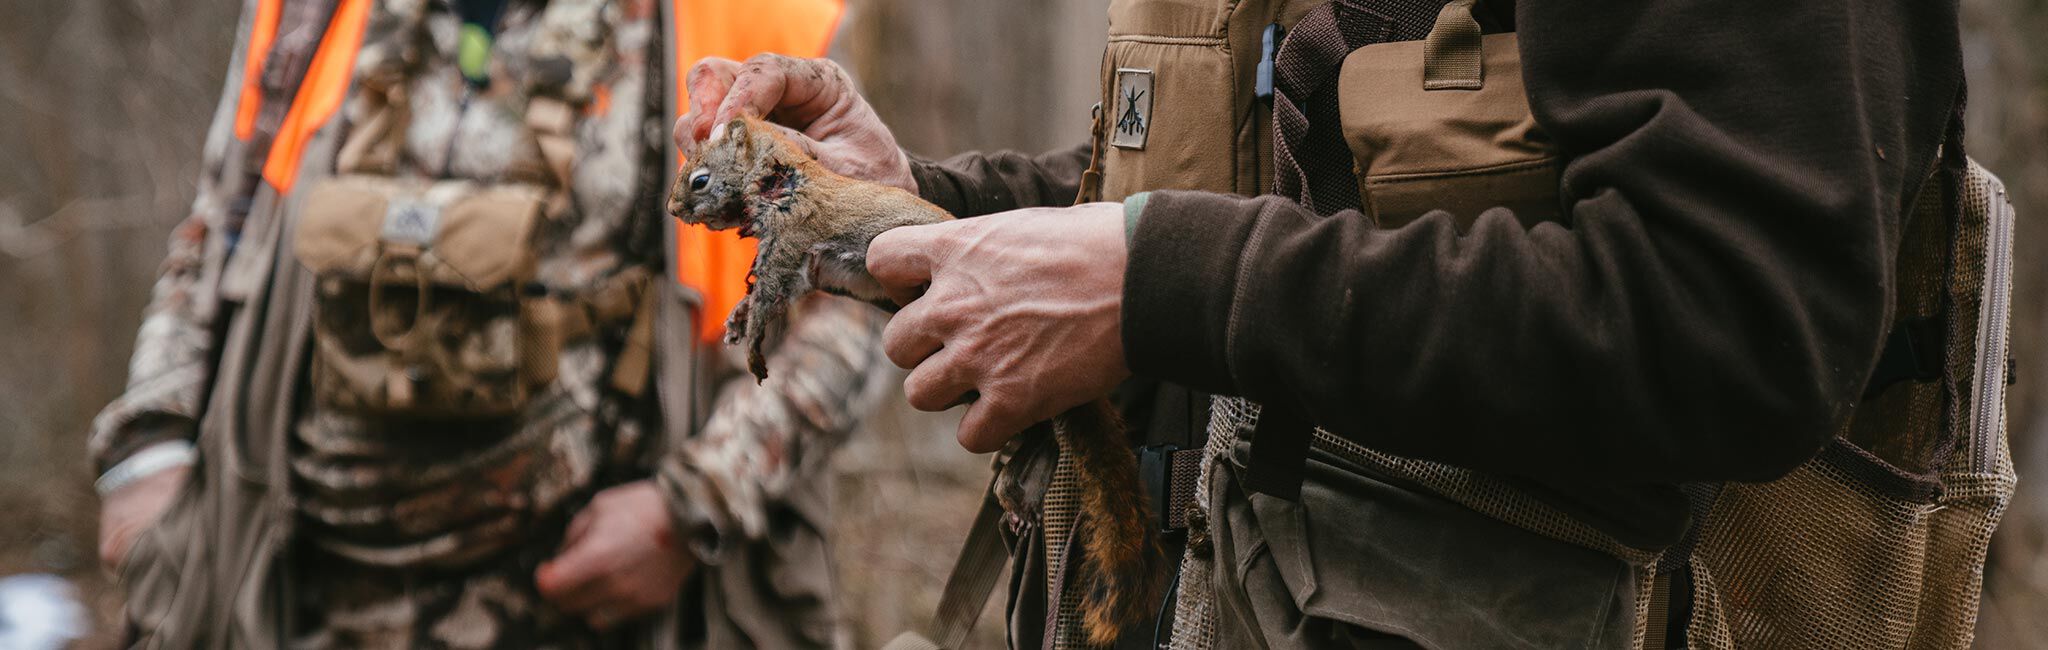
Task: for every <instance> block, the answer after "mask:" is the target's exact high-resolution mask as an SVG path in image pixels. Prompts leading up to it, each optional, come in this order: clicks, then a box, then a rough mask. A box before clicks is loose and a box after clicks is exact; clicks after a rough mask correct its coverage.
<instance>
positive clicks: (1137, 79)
mask: <svg viewBox="0 0 2048 650" xmlns="http://www.w3.org/2000/svg"><path fill="white" fill-rule="evenodd" d="M1112 99H1114V100H1115V103H1114V106H1113V108H1111V109H1110V111H1109V144H1110V145H1111V146H1114V147H1117V148H1120V149H1144V148H1145V134H1146V133H1147V132H1150V131H1151V130H1152V71H1151V70H1139V69H1136V68H1118V69H1117V71H1116V97H1114V98H1112Z"/></svg>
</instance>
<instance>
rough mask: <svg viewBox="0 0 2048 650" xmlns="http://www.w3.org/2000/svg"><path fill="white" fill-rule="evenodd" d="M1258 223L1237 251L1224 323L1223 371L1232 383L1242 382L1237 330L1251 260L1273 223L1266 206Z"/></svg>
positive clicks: (1248, 279)
mask: <svg viewBox="0 0 2048 650" xmlns="http://www.w3.org/2000/svg"><path fill="white" fill-rule="evenodd" d="M1256 218H1257V219H1258V223H1255V224H1252V234H1251V236H1250V237H1247V238H1245V242H1244V248H1243V249H1242V250H1240V251H1238V253H1237V281H1236V282H1234V283H1232V285H1231V288H1230V320H1229V321H1228V322H1226V323H1224V325H1223V373H1224V375H1225V376H1227V377H1229V378H1230V382H1231V383H1232V384H1237V383H1240V382H1239V381H1238V377H1237V363H1236V359H1237V330H1238V322H1239V314H1240V312H1242V311H1243V304H1244V301H1242V300H1240V299H1239V298H1240V297H1241V296H1243V295H1244V294H1245V287H1246V286H1247V285H1249V284H1251V260H1252V257H1253V252H1254V251H1257V250H1259V245H1260V244H1261V243H1264V241H1265V239H1266V229H1267V227H1268V226H1269V225H1270V224H1271V223H1272V215H1271V214H1269V213H1268V211H1267V210H1266V209H1265V208H1260V209H1259V215H1258V217H1256Z"/></svg>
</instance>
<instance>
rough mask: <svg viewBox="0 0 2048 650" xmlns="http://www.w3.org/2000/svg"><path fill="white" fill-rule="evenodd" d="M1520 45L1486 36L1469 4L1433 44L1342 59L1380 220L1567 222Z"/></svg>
mask: <svg viewBox="0 0 2048 650" xmlns="http://www.w3.org/2000/svg"><path fill="white" fill-rule="evenodd" d="M1517 43H1518V42H1517V40H1516V37H1515V35H1514V34H1512V33H1506V34H1487V35H1484V36H1482V35H1480V33H1479V24H1478V22H1477V21H1476V20H1474V19H1473V18H1472V15H1471V13H1470V11H1469V7H1467V8H1466V10H1465V11H1462V12H1455V11H1447V12H1445V13H1444V14H1443V15H1442V16H1439V18H1438V20H1437V24H1436V26H1435V28H1434V29H1433V30H1432V31H1431V32H1430V34H1429V38H1427V39H1425V40H1421V41H1400V42H1393V43H1378V44H1373V45H1367V46H1365V47H1361V48H1358V49H1357V50H1354V51H1352V52H1351V54H1350V55H1348V56H1346V57H1345V58H1344V64H1343V67H1342V68H1341V69H1340V71H1339V72H1338V77H1337V94H1338V98H1337V103H1338V112H1339V115H1340V117H1339V120H1340V125H1341V127H1342V130H1343V132H1344V142H1345V144H1346V145H1348V146H1349V147H1350V149H1351V153H1352V157H1353V160H1354V163H1355V165H1356V172H1357V175H1358V192H1359V197H1360V198H1361V199H1362V201H1361V202H1362V203H1363V205H1364V206H1365V211H1366V213H1367V214H1368V215H1369V216H1371V217H1372V218H1373V219H1374V220H1375V222H1376V223H1378V224H1379V225H1380V226H1382V227H1387V228H1396V227H1400V226H1401V225H1403V224H1406V223H1408V222H1410V221H1414V220H1415V219H1417V218H1419V217H1421V216H1422V215H1424V214H1426V213H1428V212H1429V211H1431V210H1439V209H1440V210H1445V211H1447V212H1450V213H1451V215H1452V217H1453V218H1454V219H1455V220H1456V222H1457V224H1458V225H1459V229H1460V230H1464V229H1466V228H1469V227H1470V226H1471V224H1472V222H1473V221H1474V220H1476V219H1478V217H1479V213H1481V212H1484V211H1486V210H1488V209H1491V208H1495V207H1506V208H1508V209H1510V210H1513V211H1514V213H1515V216H1516V217H1517V218H1518V219H1519V220H1520V221H1521V222H1522V224H1523V225H1524V226H1525V227H1533V226H1535V224H1537V223H1541V222H1544V221H1561V220H1562V219H1563V210H1562V208H1561V207H1560V203H1559V199H1558V171H1559V159H1558V156H1557V155H1556V153H1555V149H1554V147H1553V146H1552V144H1551V142H1550V139H1549V138H1548V137H1547V136H1546V135H1545V134H1544V133H1543V129H1542V128H1540V127H1538V126H1537V124H1536V118H1535V117H1534V116H1532V115H1531V114H1530V111H1529V98H1528V96H1527V94H1526V93H1525V92H1524V90H1523V86H1522V66H1521V58H1520V55H1519V53H1518V50H1517V47H1518V46H1517Z"/></svg>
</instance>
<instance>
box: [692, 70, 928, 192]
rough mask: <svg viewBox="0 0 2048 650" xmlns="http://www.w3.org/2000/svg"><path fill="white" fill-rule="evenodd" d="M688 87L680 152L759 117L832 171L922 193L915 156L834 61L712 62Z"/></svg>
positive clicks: (699, 71) (694, 72)
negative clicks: (914, 172) (744, 118)
mask: <svg viewBox="0 0 2048 650" xmlns="http://www.w3.org/2000/svg"><path fill="white" fill-rule="evenodd" d="M688 83H689V89H690V112H688V113H686V114H684V115H683V116H682V117H681V118H678V119H677V120H676V127H675V134H674V137H675V141H676V146H677V147H678V148H680V147H682V146H684V145H686V144H688V143H689V142H692V141H697V140H703V139H704V138H706V137H709V136H710V134H711V130H712V128H713V127H714V126H715V125H719V124H725V123H726V122H729V121H731V120H732V119H733V118H736V117H739V116H740V115H741V114H747V115H754V116H758V117H763V118H766V119H767V120H768V121H770V122H774V123H775V124H778V125H781V126H783V127H786V128H787V129H789V130H788V131H787V132H786V134H787V135H789V136H790V139H791V140H792V141H795V142H796V143H797V144H799V145H801V146H803V147H804V150H805V151H806V152H808V153H810V154H811V156H812V157H814V158H817V159H818V162H820V163H823V164H824V165H825V168H827V169H830V170H832V171H835V172H838V173H840V174H843V175H845V176H848V177H852V178H856V179H860V180H865V181H873V182H876V183H882V184H884V185H890V186H894V187H896V188H899V189H903V190H905V191H909V192H912V193H915V192H917V181H916V180H915V179H913V178H911V176H910V157H909V156H906V155H904V153H903V149H902V147H898V146H896V136H895V135H893V134H891V133H889V127H888V125H885V124H883V123H882V118H880V117H878V116H876V115H875V109H874V108H873V107H871V106H869V105H868V102H867V100H866V99H864V98H862V97H861V96H860V93H859V92H857V91H855V90H854V88H853V78H852V77H849V76H847V74H846V70H845V69H843V68H840V67H839V64H837V63H834V62H832V60H830V59H799V58H795V57H790V56H784V55H781V54H760V55H756V56H754V57H753V58H750V59H747V61H746V63H740V62H738V61H734V60H732V59H721V58H716V57H711V58H706V59H704V60H701V61H698V62H697V64H696V65H694V66H691V67H690V77H689V81H688Z"/></svg>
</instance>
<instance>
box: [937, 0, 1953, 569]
mask: <svg viewBox="0 0 2048 650" xmlns="http://www.w3.org/2000/svg"><path fill="white" fill-rule="evenodd" d="M1956 13H1957V10H1956V4H1955V2H1953V0H1883V1H1851V0H1831V1H1817V2H1792V3H1787V2H1766V1H1761V0H1758V1H1748V0H1745V1H1740V2H1727V1H1705V0H1700V1H1692V2H1644V3H1621V4H1616V3H1611V2H1591V1H1586V2H1565V1H1540V0H1525V1H1524V2H1521V3H1520V5H1519V6H1518V7H1517V8H1516V12H1515V20H1516V23H1517V30H1518V32H1519V34H1520V41H1521V49H1522V64H1523V75H1524V79H1525V82H1526V84H1527V86H1528V88H1529V89H1530V91H1529V94H1530V98H1529V99H1530V104H1531V108H1532V109H1533V111H1534V113H1535V116H1536V119H1537V121H1538V122H1539V123H1540V124H1541V125H1542V126H1543V128H1544V129H1545V130H1546V131H1547V132H1548V133H1549V134H1550V135H1551V137H1552V138H1554V139H1555V141H1556V142H1557V144H1558V145H1559V146H1560V147H1561V149H1562V151H1563V153H1564V155H1565V157H1566V159H1567V163H1566V166H1565V168H1564V172H1563V176H1562V187H1561V193H1562V195H1563V197H1564V199H1565V202H1566V205H1568V206H1569V208H1570V211H1569V216H1568V222H1567V223H1565V224H1561V225H1560V224H1544V225H1541V226H1538V227H1536V228H1533V229H1525V228H1523V227H1522V226H1521V225H1519V223H1518V222H1517V221H1516V219H1515V217H1514V215H1512V214H1509V213H1507V212H1506V211H1505V210H1500V209H1496V210H1494V211H1492V212H1489V213H1487V214H1485V215H1483V216H1482V217H1481V218H1480V219H1479V221H1478V222H1477V223H1476V224H1475V225H1474V226H1473V227H1472V228H1471V229H1470V230H1468V231H1466V232H1459V231H1457V229H1456V228H1455V227H1454V225H1453V223H1452V221H1451V220H1450V219H1449V218H1446V215H1442V214H1437V215H1434V216H1430V217H1425V218H1423V219H1420V220H1418V221H1416V222H1414V223H1411V224H1408V225H1407V226H1404V227H1402V228H1398V229H1378V228H1375V227H1374V226H1372V225H1371V224H1370V223H1369V222H1368V221H1367V220H1366V219H1363V218H1361V217H1360V216H1359V215H1357V214H1354V213H1340V214H1337V215H1332V216H1330V217H1327V218H1325V217H1318V216H1316V215H1314V214H1312V213H1311V212H1310V211H1308V210H1307V209H1305V208H1303V207H1302V206H1301V205H1299V204H1297V203H1295V202H1293V201H1290V200H1287V199H1283V198H1278V197H1260V198H1245V197H1239V196H1227V195H1219V194H1209V193H1200V192H1181V191H1161V192H1155V193H1153V194H1152V195H1151V197H1150V199H1149V202H1148V203H1147V204H1146V205H1145V207H1144V213H1143V215H1142V217H1141V218H1140V221H1139V222H1138V225H1137V229H1136V231H1135V233H1134V235H1133V239H1132V248H1131V255H1130V262H1129V265H1128V268H1127V271H1126V275H1125V294H1124V300H1125V303H1124V310H1123V313H1124V318H1125V321H1124V346H1125V350H1126V354H1127V357H1128V358H1127V360H1128V362H1129V364H1130V366H1131V368H1132V369H1133V370H1134V371H1136V372H1138V373H1141V374H1145V375H1150V376H1155V377H1160V378H1163V379H1166V380H1169V381H1173V382H1176V383H1181V384H1185V385H1188V386H1191V387H1194V388H1196V389H1200V390H1205V391H1211V392H1215V393H1219V394H1228V395H1242V396H1245V397H1247V398H1250V399H1253V400H1255V401H1260V402H1265V403H1270V404H1275V405H1279V406H1282V407H1285V408H1290V409H1294V410H1296V411H1297V412H1299V413H1302V414H1304V415H1305V416H1306V417H1307V418H1308V419H1309V420H1312V421H1314V422H1316V423H1318V424H1320V425H1322V426H1324V427H1327V428H1329V429H1330V430H1332V431H1334V432H1336V433H1338V434H1340V435H1343V436H1346V437H1349V438H1351V439H1354V440H1357V441H1359V442H1361V443H1363V444H1365V445H1368V446H1370V447H1373V448H1377V449H1382V450H1385V451H1387V452H1390V453H1395V454H1401V455H1407V456H1412V457H1417V458H1424V459H1430V460H1436V461H1442V462H1447V463H1452V464H1456V465H1460V466H1464V467H1469V468H1472V469H1477V470H1482V471H1488V472H1495V473H1500V474H1506V475H1513V476H1522V477H1527V478H1528V479H1530V482H1531V483H1532V484H1536V485H1540V486H1541V490H1540V491H1542V492H1545V493H1546V494H1547V496H1550V497H1553V500H1554V501H1557V502H1559V503H1560V505H1564V506H1566V507H1567V508H1568V509H1570V510H1573V511H1575V512H1577V513H1579V514H1581V515H1583V516H1586V517H1587V518H1589V519H1590V520H1592V522H1593V523H1595V524H1597V525H1600V526H1601V527H1602V528H1603V529H1606V530H1608V531H1610V532H1612V533H1614V534H1616V535H1617V536H1619V537H1621V538H1622V539H1623V541H1627V542H1630V543H1634V544H1638V545H1644V546H1650V545H1657V544H1661V543H1668V542H1670V541H1674V540H1675V539H1676V538H1677V536H1678V535H1679V534H1680V533H1681V532H1682V531H1683V529H1684V526H1685V521H1686V509H1685V504H1684V501H1683V498H1682V497H1681V496H1680V494H1679V493H1678V491H1677V490H1676V488H1675V487H1673V485H1674V484H1676V483H1679V482H1684V481H1696V480H1738V481H1753V480H1767V479H1770V478H1773V477H1776V476H1779V475H1782V474H1783V473H1785V472H1787V471H1789V470H1790V469H1792V468H1793V467H1796V466H1797V465H1798V464H1799V463H1801V462H1803V461H1805V460H1806V459H1807V458H1809V457H1811V456H1812V455H1813V454H1814V453H1815V452H1816V451H1817V450H1818V449H1819V448H1820V446H1821V445H1822V444H1823V443H1824V442H1825V441H1826V440H1827V439H1828V438H1829V437H1830V436H1831V435H1832V434H1833V433H1834V432H1835V430H1836V428H1837V426H1838V425H1839V424H1840V422H1841V421H1842V419H1843V418H1844V417H1845V416H1846V415H1847V414H1848V413H1849V412H1850V411H1851V410H1852V409H1853V408H1854V407H1855V405H1856V400H1857V398H1858V395H1859V393H1860V389H1861V388H1862V386H1863V384H1864V382H1865V380H1866V379H1867V378H1868V377H1869V375H1870V371H1871V369H1872V366H1873V364H1874V363H1875V360H1876V358H1877V355H1878V350H1879V348H1880V344H1881V343H1882V339H1883V336H1884V334H1885V323H1886V322H1887V318H1888V316H1889V314H1890V310H1891V308H1892V307H1891V302H1890V296H1892V295H1893V293H1894V292H1893V289H1892V283H1893V278H1892V273H1891V269H1892V264H1891V262H1892V259H1893V258H1894V256H1895V255H1896V254H1897V251H1898V248H1899V237H1900V231H1901V224H1902V223H1903V220H1904V215H1905V213H1906V210H1907V206H1908V205H1910V202H1911V201H1912V199H1913V194H1914V192H1915V190H1916V189H1917V188H1918V186H1919V184H1920V181H1921V180H1922V179H1924V178H1926V177H1927V175H1928V174H1929V173H1930V172H1931V170H1932V169H1933V168H1934V166H1935V164H1936V149H1937V147H1938V145H1940V144H1941V142H1942V140H1943V135H1944V130H1945V128H1946V126H1947V124H1948V122H1949V119H1950V117H1951V115H1952V114H1953V113H1954V111H1957V110H1960V106H1959V105H1958V102H1957V100H1958V99H1959V96H1960V92H1961V88H1962V73H1961V61H1960V44H1959V39H1958V35H1957V15H1956ZM1066 155H1067V156H1069V157H1071V153H1070V152H1069V153H1067V154H1066ZM991 160H1005V161H1008V164H998V163H993V162H990V161H991ZM1025 161H1029V163H1030V164H1024V162H1025ZM1041 161H1042V159H1023V158H1021V157H1009V158H989V157H976V156H967V157H962V158H956V159H954V160H953V161H949V162H948V163H947V164H944V165H932V164H920V165H918V176H919V179H920V182H921V184H923V185H924V188H925V190H926V192H925V193H926V194H927V195H928V196H930V195H932V194H934V193H935V192H936V193H944V192H946V191H948V190H949V188H950V189H953V190H958V189H959V188H979V189H978V190H969V191H964V192H960V193H959V194H957V195H956V196H958V197H960V198H961V199H964V201H965V202H966V204H965V205H959V206H954V205H948V206H947V207H948V208H949V209H954V210H955V213H956V214H973V213H976V212H986V211H990V210H988V209H985V208H993V207H995V206H993V205H990V204H983V203H976V202H977V201H982V200H992V199H994V198H996V197H998V196H999V195H1000V193H999V192H996V191H993V190H989V189H986V188H990V187H998V186H1000V187H1003V188H1016V187H1025V188H1037V187H1044V186H1048V185H1060V184H1061V183H1057V182H1051V181H1045V180H1039V179H1037V178H1035V177H1032V174H1034V173H1037V172H1043V171H1045V170H1058V171H1061V172H1064V171H1065V170H1067V169H1068V168H1070V167H1072V165H1071V164H1049V163H1045V162H1041ZM998 179H1000V180H998ZM1024 194H1025V193H1023V192H1012V193H1011V194H1010V196H1022V195H1024ZM935 200H937V201H938V202H940V203H941V204H942V205H944V204H945V201H944V200H939V199H935ZM1005 207H1008V206H1005Z"/></svg>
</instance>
